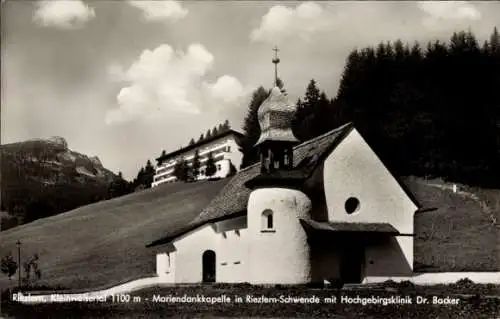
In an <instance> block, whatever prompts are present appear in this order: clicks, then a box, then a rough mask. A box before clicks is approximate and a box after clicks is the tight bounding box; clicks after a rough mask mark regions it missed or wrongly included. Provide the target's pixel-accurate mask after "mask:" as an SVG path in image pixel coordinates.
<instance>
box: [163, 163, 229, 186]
mask: <svg viewBox="0 0 500 319" xmlns="http://www.w3.org/2000/svg"><path fill="white" fill-rule="evenodd" d="M215 166H216V168H217V171H220V170H222V166H221V164H215ZM205 169H206V167H202V168H201V169H200V176H199V177H204V175H205ZM172 177H174V173H173V170H172V172H170V173H169V174H165V175H161V176H156V177H155V178H154V181H155V182H159V181H162V180H165V179H168V178H172ZM172 181H175V178H174V179H172Z"/></svg>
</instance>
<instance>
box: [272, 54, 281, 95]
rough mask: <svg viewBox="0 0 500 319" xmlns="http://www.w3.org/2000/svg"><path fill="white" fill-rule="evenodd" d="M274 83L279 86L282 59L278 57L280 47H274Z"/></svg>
mask: <svg viewBox="0 0 500 319" xmlns="http://www.w3.org/2000/svg"><path fill="white" fill-rule="evenodd" d="M273 51H274V59H273V63H274V85H276V86H278V63H280V59H279V58H278V51H279V50H278V47H274V49H273Z"/></svg>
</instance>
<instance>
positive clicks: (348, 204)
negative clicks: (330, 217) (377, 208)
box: [345, 197, 359, 214]
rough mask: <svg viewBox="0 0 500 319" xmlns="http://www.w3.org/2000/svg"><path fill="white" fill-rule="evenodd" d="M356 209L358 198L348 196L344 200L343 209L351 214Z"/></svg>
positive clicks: (357, 207)
mask: <svg viewBox="0 0 500 319" xmlns="http://www.w3.org/2000/svg"><path fill="white" fill-rule="evenodd" d="M358 209H359V199H357V198H355V197H349V198H348V199H347V200H346V201H345V211H346V212H347V213H348V214H352V213H354V212H356V211H357V210H358Z"/></svg>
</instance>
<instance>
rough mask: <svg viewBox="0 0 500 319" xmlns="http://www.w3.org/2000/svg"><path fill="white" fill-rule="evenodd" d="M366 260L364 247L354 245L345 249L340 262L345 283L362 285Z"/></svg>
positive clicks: (341, 275)
mask: <svg viewBox="0 0 500 319" xmlns="http://www.w3.org/2000/svg"><path fill="white" fill-rule="evenodd" d="M364 259H365V249H364V247H363V246H362V245H360V244H357V243H353V244H352V245H349V244H348V245H347V247H345V248H344V250H343V253H342V258H341V262H340V277H341V279H342V282H343V283H346V284H349V283H361V281H362V280H363V265H364Z"/></svg>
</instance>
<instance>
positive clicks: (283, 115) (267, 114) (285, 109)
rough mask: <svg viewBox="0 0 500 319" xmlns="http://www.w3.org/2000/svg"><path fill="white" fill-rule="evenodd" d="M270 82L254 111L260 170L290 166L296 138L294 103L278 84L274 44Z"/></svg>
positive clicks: (274, 169) (270, 171)
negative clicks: (273, 84)
mask: <svg viewBox="0 0 500 319" xmlns="http://www.w3.org/2000/svg"><path fill="white" fill-rule="evenodd" d="M273 51H274V52H275V55H274V58H273V60H272V62H273V64H274V83H275V87H274V88H273V89H272V90H271V93H270V94H269V97H268V98H267V99H266V100H265V101H264V102H263V103H262V105H261V106H260V107H259V110H258V111H257V117H258V120H259V125H260V131H261V135H260V138H259V140H258V141H257V143H256V144H255V146H256V147H258V149H259V153H260V164H261V173H273V172H275V171H277V170H291V169H293V146H295V145H296V144H298V142H299V140H298V139H297V138H296V137H295V135H294V134H293V131H292V120H293V117H294V114H295V111H296V107H295V105H293V104H291V103H290V102H289V101H288V96H287V93H286V92H285V91H284V90H282V89H280V88H279V87H278V63H279V62H280V59H279V58H278V55H277V53H278V48H274V49H273Z"/></svg>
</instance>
